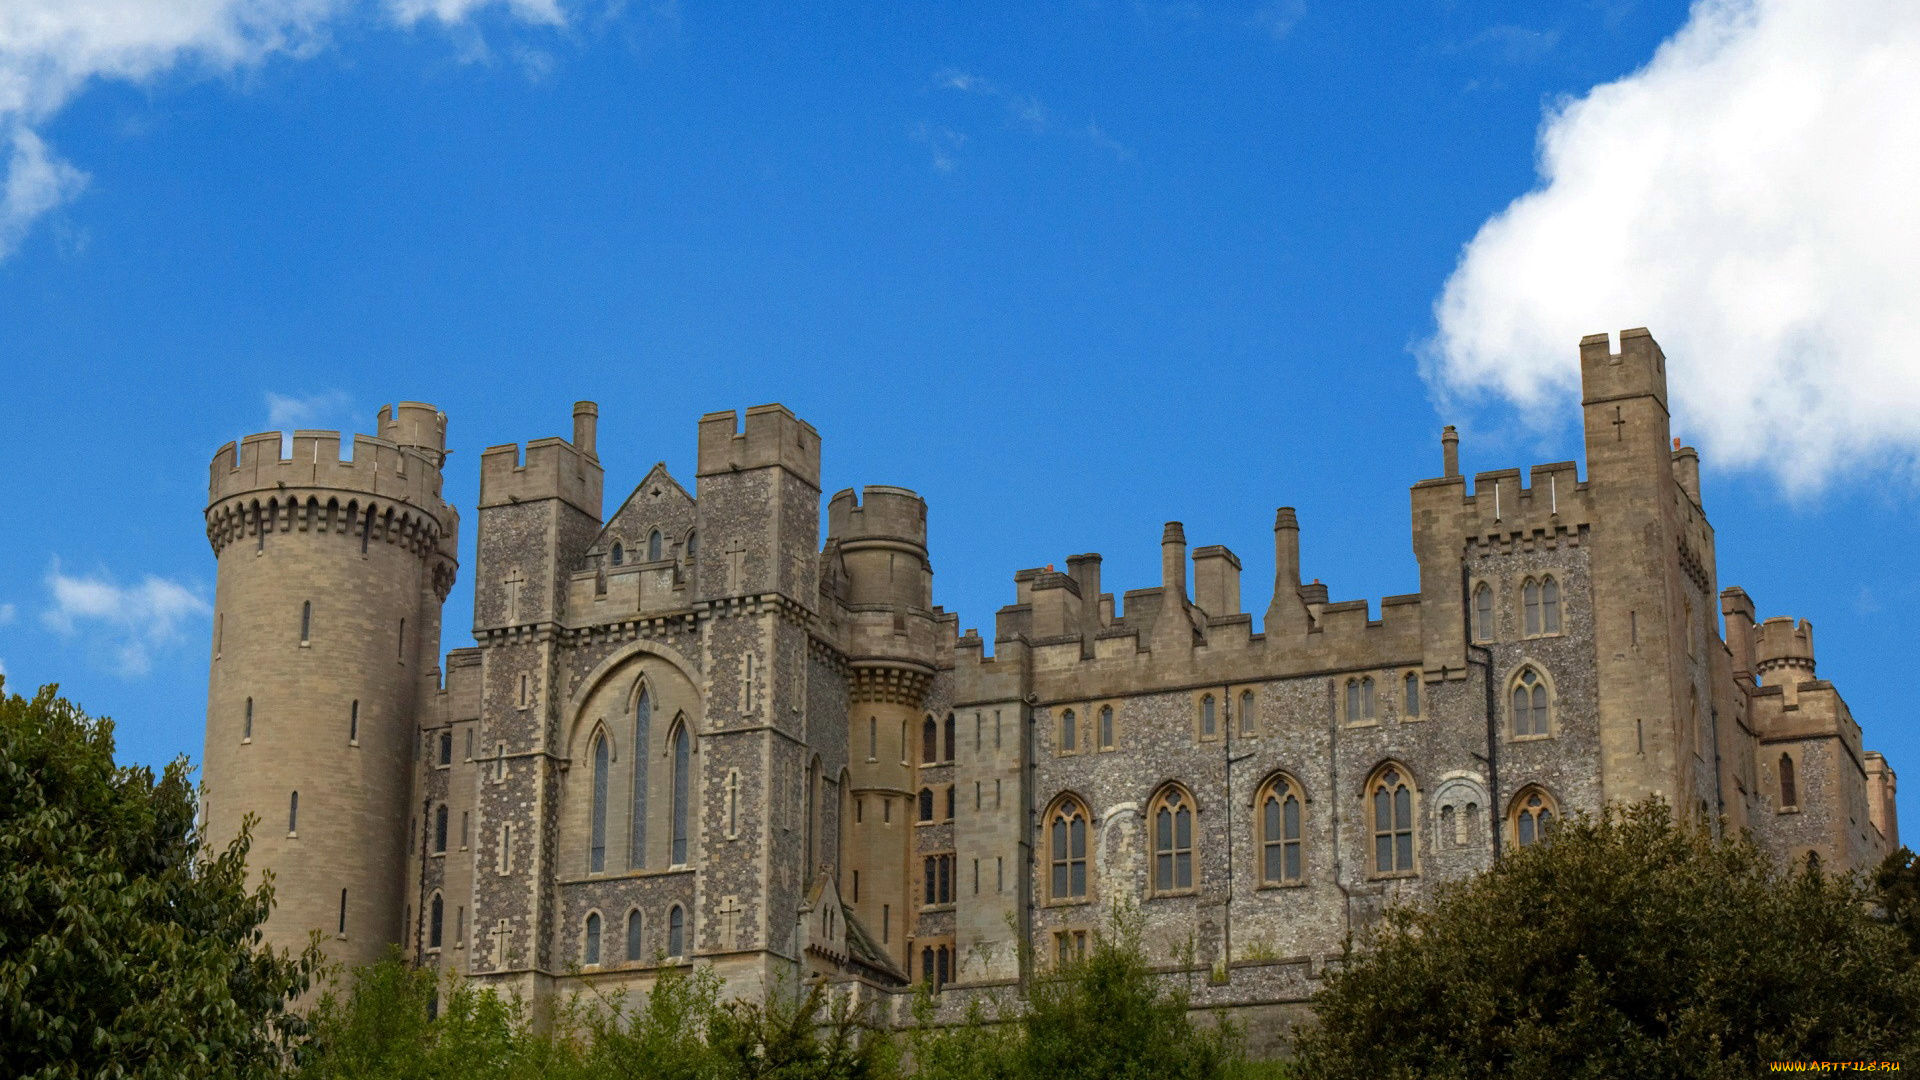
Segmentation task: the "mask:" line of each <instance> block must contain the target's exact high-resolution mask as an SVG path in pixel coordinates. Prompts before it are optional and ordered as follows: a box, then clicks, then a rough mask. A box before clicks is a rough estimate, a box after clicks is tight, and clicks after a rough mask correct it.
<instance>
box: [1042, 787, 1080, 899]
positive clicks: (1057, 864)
mask: <svg viewBox="0 0 1920 1080" xmlns="http://www.w3.org/2000/svg"><path fill="white" fill-rule="evenodd" d="M1087 821H1088V814H1087V808H1086V805H1085V804H1083V803H1082V802H1081V801H1080V800H1079V799H1076V798H1074V797H1072V796H1070V795H1069V796H1066V797H1064V798H1062V799H1059V800H1058V801H1056V802H1055V803H1054V806H1053V809H1052V810H1050V811H1049V812H1048V813H1047V863H1048V866H1049V867H1050V868H1051V870H1052V874H1051V875H1050V881H1049V885H1050V888H1049V890H1048V894H1047V896H1048V899H1050V900H1085V899H1086V898H1087Z"/></svg>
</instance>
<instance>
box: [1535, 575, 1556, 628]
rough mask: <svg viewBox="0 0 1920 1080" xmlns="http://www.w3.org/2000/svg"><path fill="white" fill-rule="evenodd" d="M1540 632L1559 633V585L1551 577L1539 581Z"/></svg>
mask: <svg viewBox="0 0 1920 1080" xmlns="http://www.w3.org/2000/svg"><path fill="white" fill-rule="evenodd" d="M1540 632H1541V633H1543V634H1557V633H1559V632H1560V583H1559V582H1557V581H1555V580H1553V577H1552V576H1551V575H1549V576H1547V577H1544V578H1541V579H1540Z"/></svg>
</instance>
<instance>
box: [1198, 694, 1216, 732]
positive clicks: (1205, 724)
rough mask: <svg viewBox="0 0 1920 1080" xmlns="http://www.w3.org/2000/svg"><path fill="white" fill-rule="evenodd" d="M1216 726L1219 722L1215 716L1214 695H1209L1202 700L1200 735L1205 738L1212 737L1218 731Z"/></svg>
mask: <svg viewBox="0 0 1920 1080" xmlns="http://www.w3.org/2000/svg"><path fill="white" fill-rule="evenodd" d="M1216 724H1217V721H1216V720H1215V719H1214V715H1213V695H1212V694H1208V695H1206V696H1205V697H1203V698H1201V699H1200V734H1201V735H1202V736H1203V737H1210V736H1212V735H1213V734H1214V732H1215V730H1216Z"/></svg>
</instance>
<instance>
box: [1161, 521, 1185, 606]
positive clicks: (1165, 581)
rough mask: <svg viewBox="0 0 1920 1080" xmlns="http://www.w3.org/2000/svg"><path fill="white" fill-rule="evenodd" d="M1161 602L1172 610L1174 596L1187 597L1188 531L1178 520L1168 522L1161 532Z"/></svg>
mask: <svg viewBox="0 0 1920 1080" xmlns="http://www.w3.org/2000/svg"><path fill="white" fill-rule="evenodd" d="M1160 588H1161V598H1160V604H1161V608H1162V610H1170V609H1171V606H1172V605H1173V603H1174V599H1173V598H1174V597H1176V596H1178V597H1179V598H1180V600H1181V602H1182V603H1184V602H1185V601H1186V598H1187V532H1186V530H1185V529H1183V528H1181V526H1180V523H1179V522H1177V521H1169V522H1167V527H1166V529H1165V530H1164V531H1162V532H1161V534H1160Z"/></svg>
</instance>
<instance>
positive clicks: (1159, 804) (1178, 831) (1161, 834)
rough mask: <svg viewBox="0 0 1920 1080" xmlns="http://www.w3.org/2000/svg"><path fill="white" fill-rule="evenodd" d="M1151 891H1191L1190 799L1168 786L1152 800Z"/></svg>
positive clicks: (1150, 815)
mask: <svg viewBox="0 0 1920 1080" xmlns="http://www.w3.org/2000/svg"><path fill="white" fill-rule="evenodd" d="M1149 817H1150V818H1151V819H1152V821H1153V889H1154V891H1155V892H1161V893H1167V892H1184V891H1186V890H1189V889H1192V888H1193V799H1192V797H1191V796H1189V795H1188V794H1187V793H1186V792H1185V791H1183V790H1181V789H1180V788H1177V787H1169V788H1167V789H1165V790H1164V791H1162V792H1161V793H1160V796H1159V798H1157V799H1155V800H1154V801H1153V808H1152V809H1151V810H1150V811H1149Z"/></svg>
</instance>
